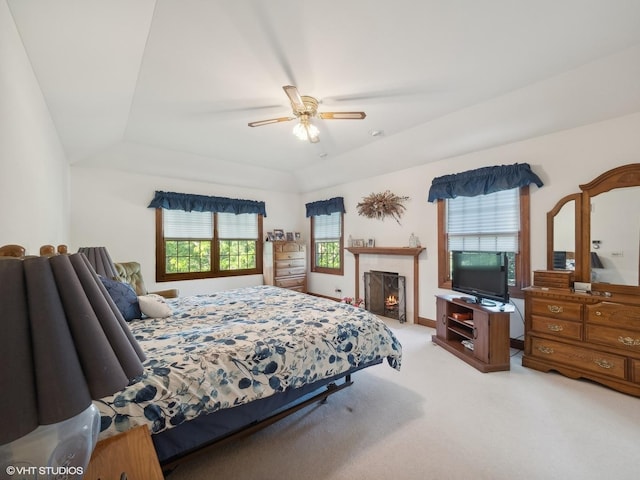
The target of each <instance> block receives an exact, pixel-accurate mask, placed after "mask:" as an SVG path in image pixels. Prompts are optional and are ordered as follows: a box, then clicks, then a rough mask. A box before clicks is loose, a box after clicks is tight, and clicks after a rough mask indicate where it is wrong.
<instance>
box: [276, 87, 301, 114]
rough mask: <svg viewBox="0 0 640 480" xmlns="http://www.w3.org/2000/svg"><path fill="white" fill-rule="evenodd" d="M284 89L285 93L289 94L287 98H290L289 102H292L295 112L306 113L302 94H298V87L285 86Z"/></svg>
mask: <svg viewBox="0 0 640 480" xmlns="http://www.w3.org/2000/svg"><path fill="white" fill-rule="evenodd" d="M282 89H283V90H284V93H286V94H287V97H289V100H291V105H292V106H293V111H294V112H304V111H305V110H306V109H307V107H305V105H304V102H303V101H302V97H301V96H300V92H298V89H297V88H296V87H294V86H293V85H285V86H284V87H282Z"/></svg>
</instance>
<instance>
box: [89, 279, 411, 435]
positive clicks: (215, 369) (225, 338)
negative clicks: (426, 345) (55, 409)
mask: <svg viewBox="0 0 640 480" xmlns="http://www.w3.org/2000/svg"><path fill="white" fill-rule="evenodd" d="M168 303H169V305H170V306H171V307H172V308H173V311H174V314H173V315H172V316H171V317H168V318H163V319H154V318H151V319H143V320H135V321H133V322H131V323H129V326H130V328H131V331H132V333H133V334H134V335H135V337H136V339H137V340H138V342H139V343H140V345H141V347H142V348H143V350H144V351H145V353H146V354H147V361H146V362H145V363H144V367H145V371H144V373H143V375H142V376H140V377H139V378H137V379H136V380H135V381H134V382H133V383H132V384H131V385H130V386H128V387H127V388H126V389H125V390H123V391H121V392H119V393H117V394H115V395H112V396H109V397H105V398H103V399H101V400H100V401H96V402H95V404H96V406H97V407H98V408H99V410H100V413H101V416H102V426H101V430H102V431H101V434H100V435H101V438H105V437H107V436H111V435H114V434H117V433H119V432H121V431H125V430H128V429H130V428H132V427H134V426H136V425H139V424H144V423H146V424H148V425H149V427H150V429H151V431H152V433H159V432H162V431H163V430H167V429H169V428H172V427H174V426H177V425H180V424H181V423H183V422H185V421H188V420H190V419H192V418H194V417H197V416H198V415H202V414H206V413H211V412H215V411H218V410H221V409H224V408H231V407H234V406H237V405H241V404H244V403H248V402H251V401H253V400H256V399H259V398H263V397H268V396H269V395H273V394H274V393H276V392H281V391H284V390H287V389H291V388H297V387H300V386H302V385H305V384H308V383H312V382H315V381H317V380H321V379H324V378H328V377H332V376H334V375H337V374H340V373H343V372H346V371H348V370H350V369H352V368H354V367H358V366H361V365H365V364H368V363H370V362H373V361H376V360H380V359H384V358H386V359H387V361H388V363H389V365H390V366H391V367H393V368H396V369H398V370H399V369H400V362H401V357H402V353H401V351H402V348H401V345H400V343H399V342H398V340H397V339H396V338H395V336H394V335H393V333H392V332H391V331H390V330H389V329H388V328H387V326H386V325H385V324H384V323H383V322H382V321H380V320H379V319H378V318H377V317H375V316H374V315H372V314H371V313H369V312H367V311H366V310H363V309H360V308H357V307H353V306H351V305H347V304H344V303H337V302H333V301H331V300H326V299H322V298H317V297H313V296H310V295H305V294H300V293H297V292H294V291H291V290H283V289H280V288H276V287H270V286H259V287H249V288H242V289H235V290H228V291H223V292H218V293H214V294H211V295H197V296H191V297H183V298H177V299H172V300H168Z"/></svg>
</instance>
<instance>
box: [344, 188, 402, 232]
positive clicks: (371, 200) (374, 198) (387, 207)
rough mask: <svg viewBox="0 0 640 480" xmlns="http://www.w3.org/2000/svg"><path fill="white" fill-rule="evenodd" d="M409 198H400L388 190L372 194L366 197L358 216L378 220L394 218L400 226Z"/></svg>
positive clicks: (359, 207)
mask: <svg viewBox="0 0 640 480" xmlns="http://www.w3.org/2000/svg"><path fill="white" fill-rule="evenodd" d="M407 200H409V197H400V196H398V195H396V194H395V193H391V192H390V191H389V190H386V191H384V192H382V193H372V194H371V195H369V196H367V197H364V198H363V199H362V201H361V202H360V203H358V205H356V207H357V209H358V215H361V216H363V217H367V218H377V219H378V220H384V218H385V217H392V218H393V219H394V220H395V221H396V222H398V225H400V217H402V214H403V213H404V211H405V210H406V207H405V206H404V205H403V203H404V202H406V201H407Z"/></svg>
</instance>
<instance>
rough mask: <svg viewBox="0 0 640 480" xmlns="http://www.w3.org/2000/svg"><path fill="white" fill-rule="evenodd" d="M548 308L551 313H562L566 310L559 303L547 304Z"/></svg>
mask: <svg viewBox="0 0 640 480" xmlns="http://www.w3.org/2000/svg"><path fill="white" fill-rule="evenodd" d="M547 308H548V309H549V311H550V312H551V313H562V312H564V308H562V307H559V306H558V305H547Z"/></svg>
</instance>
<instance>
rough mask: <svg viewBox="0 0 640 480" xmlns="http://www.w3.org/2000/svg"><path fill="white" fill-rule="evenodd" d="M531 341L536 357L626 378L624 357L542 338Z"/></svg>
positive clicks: (534, 338)
mask: <svg viewBox="0 0 640 480" xmlns="http://www.w3.org/2000/svg"><path fill="white" fill-rule="evenodd" d="M531 340H532V342H531V354H532V355H533V356H534V357H537V358H541V359H544V360H546V361H549V362H557V363H558V364H564V365H567V366H569V367H576V368H579V369H581V370H587V371H590V372H594V373H598V374H601V375H607V376H609V377H614V378H619V379H621V380H624V378H625V362H626V358H625V357H623V356H620V355H614V354H611V353H604V352H598V351H597V350H591V349H589V348H583V347H576V346H574V345H565V344H563V343H560V342H554V341H553V340H546V339H542V338H536V337H533V338H532V339H531Z"/></svg>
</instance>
